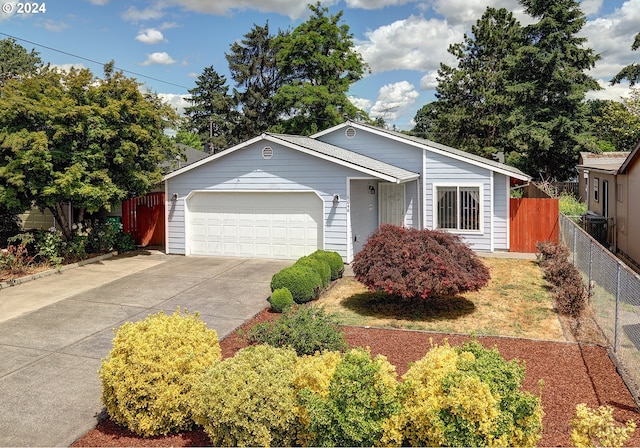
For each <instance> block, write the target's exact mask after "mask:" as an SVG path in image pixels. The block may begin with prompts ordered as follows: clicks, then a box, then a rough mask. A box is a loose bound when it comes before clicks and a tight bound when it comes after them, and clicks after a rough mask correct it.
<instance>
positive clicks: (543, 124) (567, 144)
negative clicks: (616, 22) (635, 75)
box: [507, 0, 599, 180]
mask: <svg viewBox="0 0 640 448" xmlns="http://www.w3.org/2000/svg"><path fill="white" fill-rule="evenodd" d="M520 3H521V4H522V6H524V8H525V12H526V13H527V14H529V15H530V16H532V17H534V18H535V19H537V20H538V21H537V22H536V23H534V24H532V25H529V26H527V27H526V30H525V32H526V37H527V40H528V44H527V45H525V46H523V47H521V48H520V49H519V51H518V54H517V62H516V65H515V67H514V68H515V71H516V72H515V76H516V82H515V84H514V85H513V87H512V92H513V94H514V97H515V99H516V100H517V103H516V108H515V109H514V111H513V113H512V114H511V116H510V118H509V121H510V123H512V128H511V130H510V132H509V139H510V144H511V147H510V148H509V151H507V152H511V154H510V157H508V158H507V161H508V162H510V163H511V164H513V165H516V166H518V167H519V168H521V169H522V170H523V171H525V172H527V173H529V174H530V175H532V176H538V177H541V178H546V179H550V178H556V179H558V180H564V179H566V178H568V177H570V176H571V175H572V173H573V172H574V166H575V164H576V163H577V160H578V152H579V150H580V140H581V137H582V134H583V133H584V132H586V131H588V128H587V121H586V118H587V108H586V106H585V104H584V98H585V94H586V92H588V91H591V90H597V89H599V86H598V83H597V82H596V80H595V79H593V78H592V77H591V76H589V75H588V74H587V73H586V71H587V70H589V69H590V68H592V67H593V66H594V65H595V63H596V61H597V60H598V59H599V56H598V55H596V54H595V53H594V51H593V50H592V49H589V48H583V45H584V43H585V42H586V41H587V39H586V38H585V37H579V36H578V35H579V33H580V30H581V29H582V27H583V26H584V24H585V22H586V18H585V16H584V14H583V13H582V11H581V10H580V5H579V3H578V2H576V1H574V0H551V1H549V0H520Z"/></svg>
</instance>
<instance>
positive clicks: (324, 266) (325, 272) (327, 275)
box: [295, 256, 331, 289]
mask: <svg viewBox="0 0 640 448" xmlns="http://www.w3.org/2000/svg"><path fill="white" fill-rule="evenodd" d="M295 264H297V265H301V266H311V267H312V268H313V269H315V271H316V272H317V273H318V275H319V276H320V279H321V280H322V288H323V289H324V288H326V287H327V286H329V283H331V267H330V266H329V263H327V262H326V261H325V260H322V259H320V258H318V257H311V256H307V257H302V258H299V259H298V261H296V263H295Z"/></svg>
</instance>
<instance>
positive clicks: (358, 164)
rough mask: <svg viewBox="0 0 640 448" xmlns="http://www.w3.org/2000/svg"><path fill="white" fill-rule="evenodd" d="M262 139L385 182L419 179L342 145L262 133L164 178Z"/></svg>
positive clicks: (416, 175)
mask: <svg viewBox="0 0 640 448" xmlns="http://www.w3.org/2000/svg"><path fill="white" fill-rule="evenodd" d="M261 140H262V141H266V142H272V143H278V144H281V145H283V146H286V147H288V148H290V149H294V150H296V151H300V152H302V153H305V154H309V155H311V156H313V157H317V158H320V159H324V160H328V161H330V162H333V163H336V164H338V165H342V166H345V167H347V168H351V169H354V170H356V171H360V172H362V173H364V174H367V175H370V176H373V177H377V178H379V179H382V180H386V181H387V182H394V183H403V182H408V181H410V180H415V179H418V178H419V177H420V175H419V174H418V173H414V172H411V171H408V170H405V169H402V168H399V167H397V166H394V165H391V164H388V163H384V162H381V161H379V160H376V159H373V158H371V157H367V156H364V155H362V154H358V153H356V152H353V151H349V150H347V149H344V148H340V147H337V146H334V145H330V144H328V143H324V142H321V141H319V140H314V139H311V138H309V137H302V136H296V135H283V134H269V133H265V134H262V135H261V136H259V137H255V138H253V139H251V140H248V141H246V142H244V143H241V144H239V145H236V146H234V147H232V148H229V149H227V150H225V151H222V152H219V153H217V154H215V155H212V156H210V157H207V158H206V159H202V160H200V161H198V162H195V163H193V164H191V165H189V166H186V167H184V168H182V169H179V170H176V171H174V172H172V173H169V174H167V175H166V176H165V177H164V180H168V179H171V178H173V177H176V176H179V175H181V174H183V173H185V172H188V171H190V170H192V169H194V168H197V167H199V166H202V165H204V164H207V163H211V162H213V161H215V160H217V159H219V158H221V157H224V156H226V155H229V154H231V153H233V152H235V151H238V150H242V149H243V148H247V147H249V146H251V145H253V144H255V143H257V142H259V141H261Z"/></svg>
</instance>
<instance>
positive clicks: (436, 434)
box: [383, 341, 543, 446]
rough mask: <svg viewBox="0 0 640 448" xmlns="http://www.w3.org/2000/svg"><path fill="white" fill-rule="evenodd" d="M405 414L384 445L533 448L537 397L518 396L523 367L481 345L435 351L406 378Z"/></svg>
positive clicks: (538, 421) (390, 425) (537, 432)
mask: <svg viewBox="0 0 640 448" xmlns="http://www.w3.org/2000/svg"><path fill="white" fill-rule="evenodd" d="M403 379H404V382H403V385H402V393H401V396H402V400H401V402H402V411H401V413H400V414H398V415H395V416H394V417H393V418H392V419H390V420H389V421H388V422H387V423H386V424H385V435H384V437H383V443H386V444H390V445H401V444H402V445H407V444H408V445H411V446H488V445H492V446H535V444H536V442H537V441H538V440H539V439H540V437H541V434H542V415H543V412H542V405H541V401H540V398H539V397H536V396H534V395H532V394H530V393H528V392H523V391H521V390H520V388H521V384H522V380H523V379H524V367H523V366H522V365H520V364H519V363H518V361H517V360H513V361H509V362H507V361H505V360H504V358H502V356H501V355H500V353H499V352H498V351H497V350H496V349H493V350H488V349H485V348H484V347H483V346H482V345H480V344H479V343H478V342H476V341H474V342H471V343H467V344H464V345H463V346H462V347H459V348H452V347H450V346H449V345H448V344H445V345H443V346H435V347H433V348H432V349H431V350H430V351H429V352H428V353H427V354H426V355H425V357H424V358H422V359H421V360H419V361H417V362H415V363H414V364H413V365H412V366H411V367H410V369H409V370H408V371H407V373H406V374H405V375H404V377H403Z"/></svg>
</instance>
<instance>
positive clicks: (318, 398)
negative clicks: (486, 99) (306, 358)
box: [299, 348, 400, 446]
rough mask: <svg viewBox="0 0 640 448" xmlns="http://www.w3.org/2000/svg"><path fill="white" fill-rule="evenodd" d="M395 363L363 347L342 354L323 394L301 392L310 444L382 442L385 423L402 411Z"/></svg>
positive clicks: (377, 443)
mask: <svg viewBox="0 0 640 448" xmlns="http://www.w3.org/2000/svg"><path fill="white" fill-rule="evenodd" d="M397 385H398V382H397V380H396V375H395V367H393V366H392V365H391V364H389V362H388V361H387V360H386V358H385V357H383V356H381V355H378V356H376V357H375V358H374V359H371V355H370V353H369V352H368V351H366V350H364V349H362V348H359V349H354V350H351V351H349V352H347V353H345V354H344V355H343V356H342V359H341V360H340V362H339V363H338V364H337V365H336V367H335V370H334V372H333V375H332V376H331V379H330V382H329V389H328V394H326V396H323V395H321V394H318V393H315V392H313V391H312V390H311V389H307V388H305V389H302V390H300V392H299V397H300V402H301V403H302V404H303V406H304V407H305V411H306V413H307V418H308V429H307V431H308V436H309V437H310V439H309V440H308V441H307V442H308V445H310V446H373V445H379V443H380V439H381V437H382V434H383V423H384V422H385V421H386V420H387V419H388V418H389V417H391V416H392V415H393V414H396V413H397V412H399V411H400V407H399V401H398V399H397V394H396V389H397Z"/></svg>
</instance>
